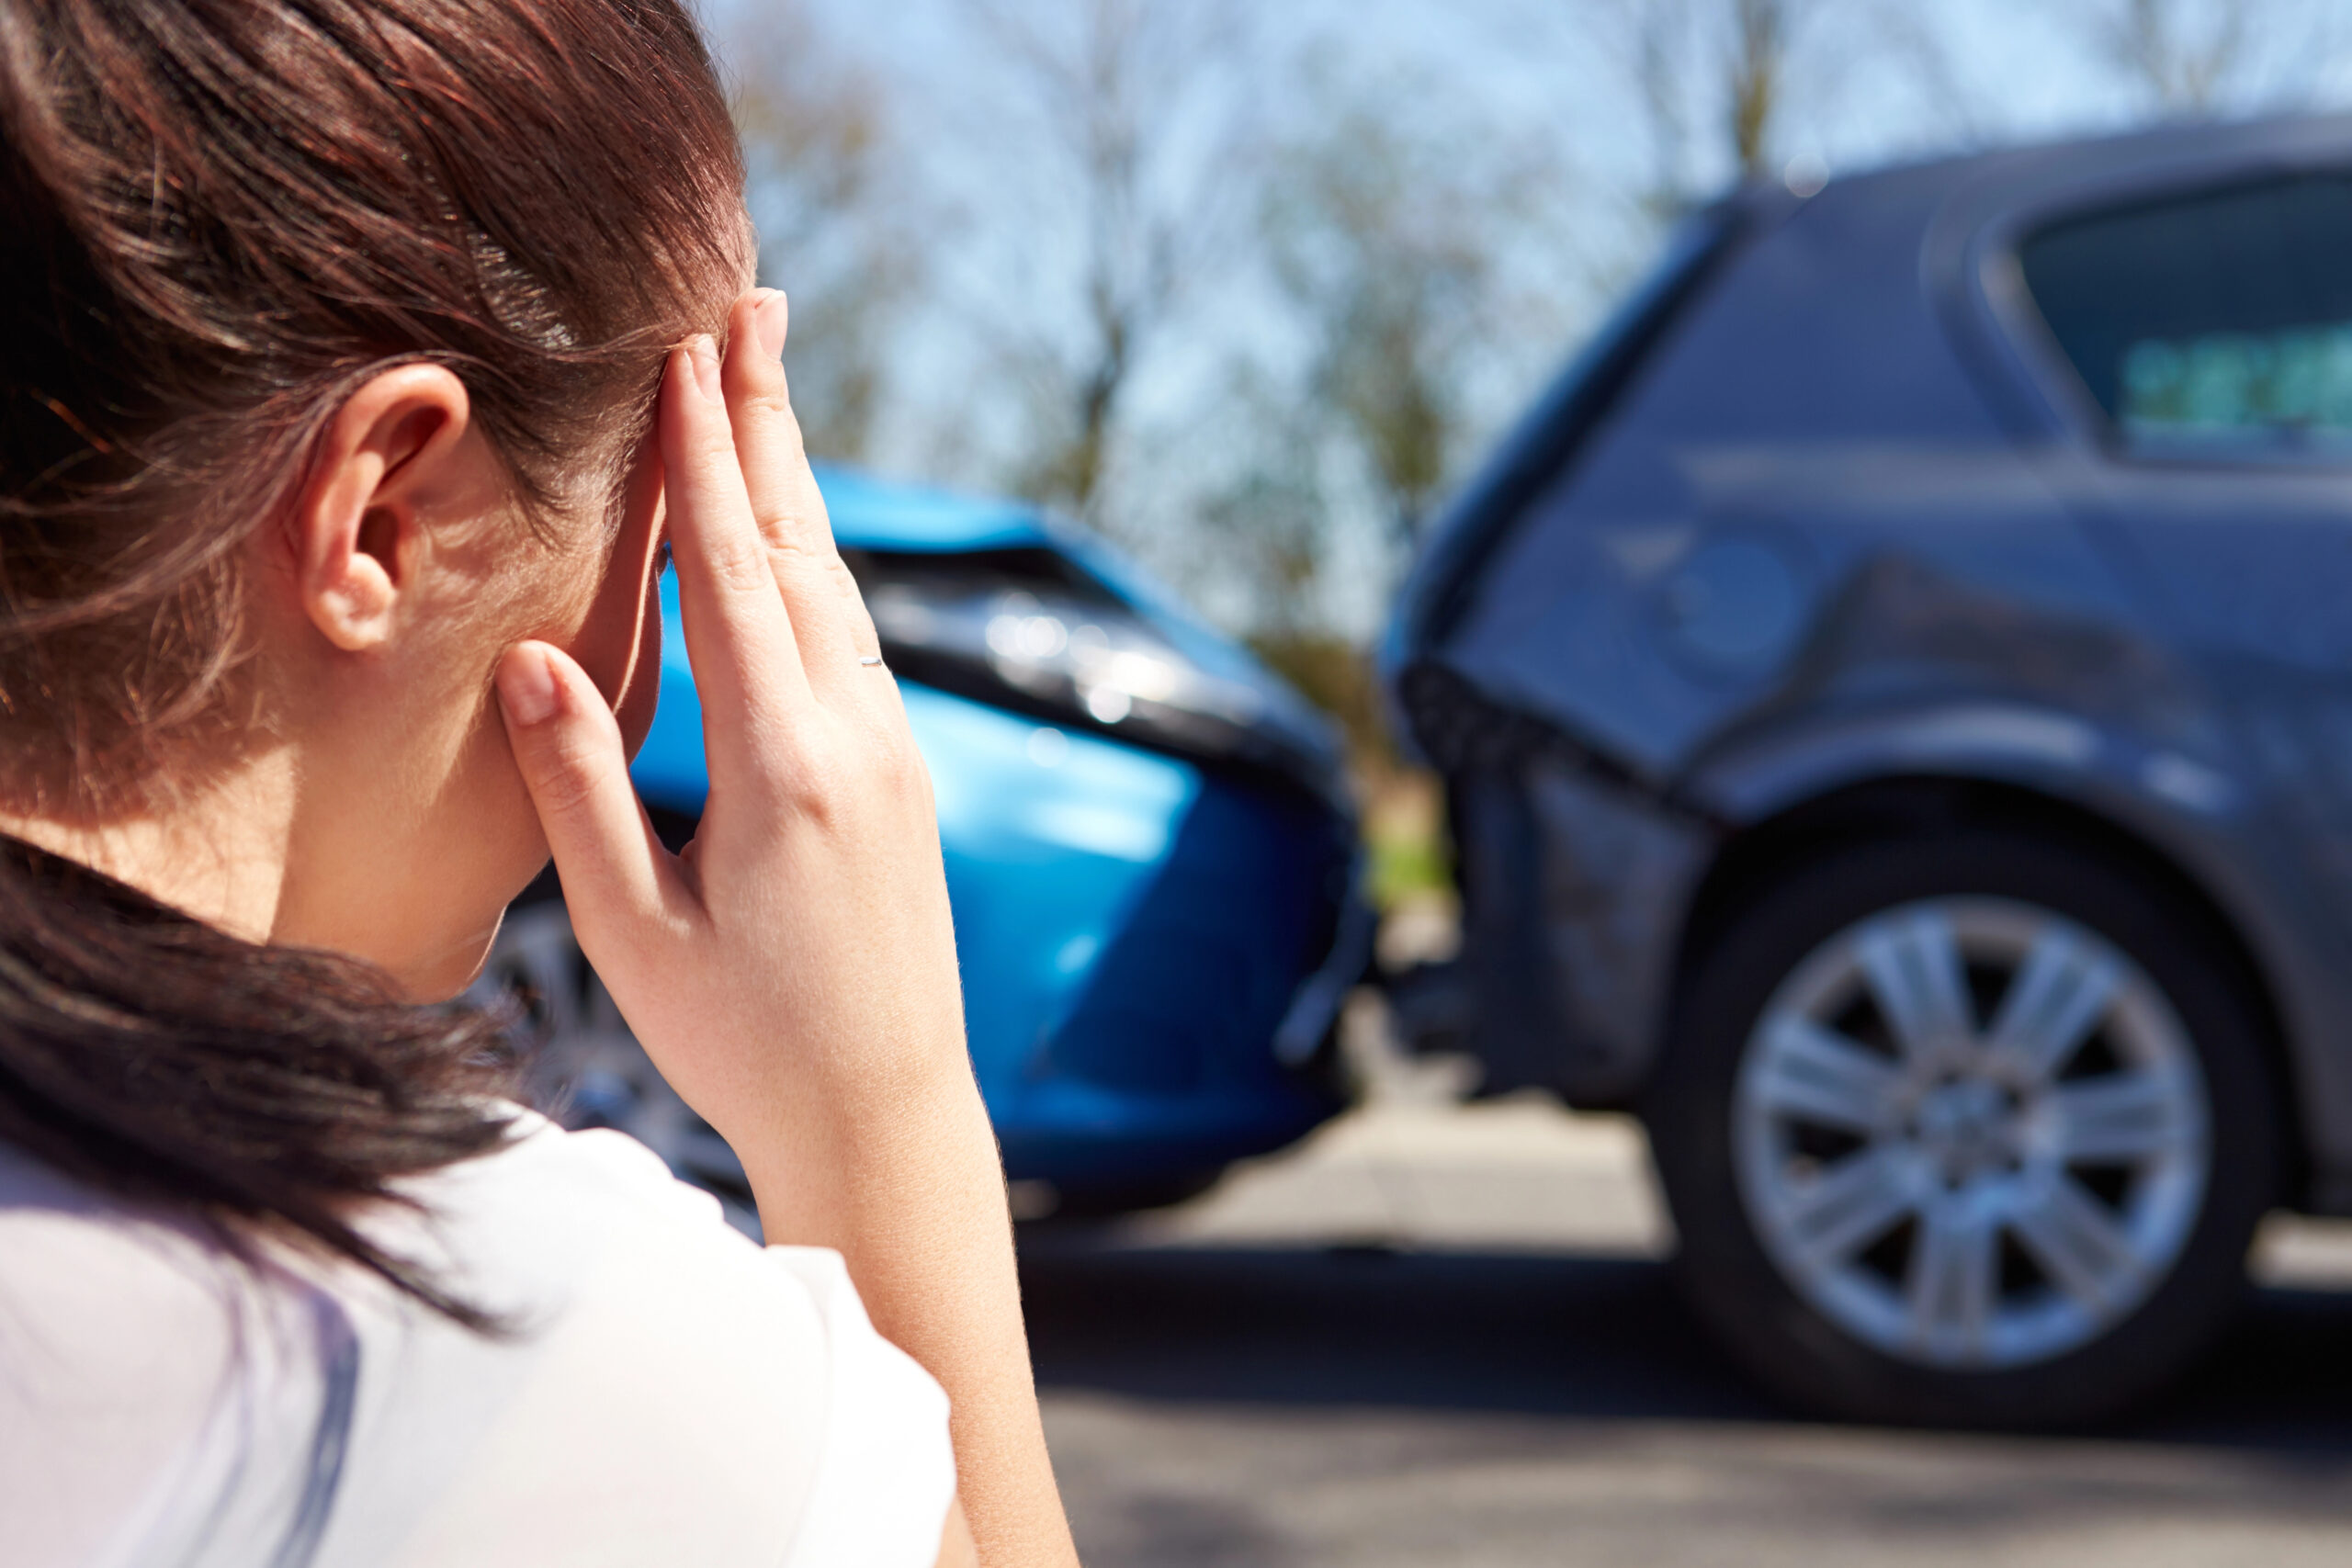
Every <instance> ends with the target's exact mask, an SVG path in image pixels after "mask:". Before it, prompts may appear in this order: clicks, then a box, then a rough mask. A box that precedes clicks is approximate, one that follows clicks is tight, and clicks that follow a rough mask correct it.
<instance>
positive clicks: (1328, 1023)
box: [488, 469, 1371, 1226]
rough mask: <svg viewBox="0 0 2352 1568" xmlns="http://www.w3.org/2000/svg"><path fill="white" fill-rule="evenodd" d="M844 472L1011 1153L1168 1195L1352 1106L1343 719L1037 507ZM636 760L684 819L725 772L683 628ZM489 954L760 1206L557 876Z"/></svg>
mask: <svg viewBox="0 0 2352 1568" xmlns="http://www.w3.org/2000/svg"><path fill="white" fill-rule="evenodd" d="M819 482H820V485H821V486H822V488H823V490H824V492H825V497H826V501H827V503H828V506H829V507H830V509H831V514H832V521H833V529H834V534H835V536H836V537H837V538H838V540H839V541H840V544H841V547H842V555H843V557H844V558H846V559H847V560H848V562H849V564H850V567H851V570H853V571H854V573H855V575H856V576H857V578H858V581H859V582H860V584H861V586H862V587H863V589H864V591H865V598H866V602H867V604H868V605H869V606H870V608H871V609H872V612H873V615H874V619H875V624H876V629H877V630H878V631H879V633H880V635H881V638H882V644H883V649H884V652H885V654H886V656H887V657H888V660H889V662H890V665H891V668H892V669H893V671H895V672H896V674H897V676H898V678H899V688H900V690H901V692H902V693H903V694H904V696H905V700H906V705H907V712H908V716H909V719H910V722H911V723H912V726H913V728H914V733H915V739H916V740H917V742H918V744H919V745H920V746H921V747H922V752H923V755H924V758H925V759H926V761H928V762H929V764H930V767H931V773H932V779H933V786H934V790H935V793H936V795H937V797H938V803H939V827H940V838H941V841H942V846H943V848H944V853H945V858H946V866H947V883H948V891H949V896H950V897H951V899H952V901H953V903H954V907H955V916H956V947H957V953H958V956H959V958H960V959H961V963H962V967H963V976H964V994H965V1011H966V1016H967V1022H968V1030H969V1039H970V1046H971V1052H972V1060H973V1065H974V1066H975V1068H976V1069H977V1071H978V1077H979V1082H980V1088H981V1090H982V1092H983V1094H984V1095H985V1096H986V1098H987V1100H988V1104H989V1112H990V1114H991V1116H992V1118H993V1120H994V1122H995V1126H996V1131H997V1135H998V1138H999V1140H1000V1142H1001V1145H1002V1147H1003V1151H1004V1158H1005V1164H1006V1168H1007V1174H1008V1176H1009V1177H1010V1178H1011V1179H1013V1180H1016V1181H1024V1182H1029V1183H1035V1184H1038V1185H1037V1186H1036V1187H1035V1188H1032V1189H1031V1190H1030V1193H1031V1198H1032V1203H1033V1205H1035V1200H1036V1198H1038V1197H1044V1198H1046V1199H1047V1200H1048V1201H1050V1202H1051V1203H1052V1204H1053V1205H1054V1206H1056V1207H1057V1209H1058V1210H1059V1211H1060V1212H1064V1213H1071V1212H1077V1213H1103V1212H1115V1211H1118V1210H1122V1209H1129V1208H1136V1207H1144V1206H1148V1205H1151V1204H1154V1203H1159V1202H1165V1201H1172V1200H1174V1199H1177V1198H1180V1197H1182V1196H1185V1195H1187V1194H1189V1193H1191V1192H1193V1191H1196V1190H1200V1189H1201V1188H1203V1187H1204V1186H1205V1185H1206V1184H1207V1183H1208V1182H1209V1181H1211V1180H1213V1179H1215V1177H1216V1174H1217V1173H1218V1172H1219V1171H1220V1170H1222V1169H1223V1168H1225V1167H1226V1166H1227V1165H1228V1164H1230V1163H1231V1162H1233V1161H1234V1160H1236V1159H1238V1158H1241V1157H1243V1156H1249V1155H1254V1154H1260V1153H1263V1152H1265V1151H1267V1150H1271V1149H1274V1148H1279V1147H1281V1146H1282V1145H1284V1144H1287V1143H1290V1142H1292V1141H1293V1140H1295V1139H1296V1138H1297V1137H1298V1136H1300V1134H1304V1133H1306V1131H1307V1130H1308V1129H1310V1128H1312V1127H1314V1126H1315V1125H1316V1124H1317V1123H1318V1122H1321V1121H1323V1120H1324V1119H1325V1118H1327V1117H1328V1116H1329V1115H1330V1114H1331V1113H1332V1112H1333V1111H1334V1110H1335V1109H1337V1105H1338V1100H1337V1096H1336V1094H1335V1093H1334V1091H1333V1089H1332V1079H1333V1075H1332V1073H1331V1071H1330V1066H1331V1056H1332V1053H1331V1049H1330V1035H1331V1033H1332V1031H1333V1027H1334V1023H1335V1020H1336V1018H1337V1015H1338V1011H1339V1007H1340V1000H1341V998H1342V997H1343V995H1344V993H1345V992H1346V990H1347V988H1348V987H1349V986H1350V985H1351V984H1352V983H1353V982H1354V981H1355V980H1356V979H1357V978H1358V977H1359V976H1361V975H1362V974H1363V970H1364V967H1365V964H1366V961H1367V957H1368V952H1369V945H1370V925H1371V922H1370V918H1369V915H1368V913H1367V912H1366V911H1365V910H1364V909H1363V906H1362V905H1361V904H1360V902H1359V901H1358V899H1357V897H1356V892H1355V882H1356V843H1357V837H1356V826H1355V818H1354V813H1353V809H1352V807H1351V802H1350V797H1349V795H1348V792H1347V788H1346V783H1345V776H1344V772H1343V767H1342V757H1341V751H1340V743H1339V739H1338V737H1337V734H1336V732H1335V730H1334V728H1333V727H1332V726H1331V724H1330V723H1329V721H1328V720H1327V719H1326V718H1325V717H1324V716H1322V715H1321V714H1320V713H1318V712H1317V710H1315V709H1314V708H1313V707H1311V706H1310V705H1307V704H1306V702H1305V701H1304V700H1303V699H1301V698H1300V697H1299V696H1298V695H1297V694H1295V692H1293V691H1292V690H1290V689H1289V688H1288V687H1287V686H1285V685H1283V683H1282V682H1280V681H1278V680H1276V679H1275V678H1274V677H1273V676H1272V675H1271V674H1269V673H1268V672H1267V671H1266V670H1265V669H1264V668H1263V667H1262V666H1261V665H1260V664H1259V663H1258V662H1257V661H1256V660H1253V659H1251V658H1250V655H1249V654H1248V653H1247V652H1245V651H1244V650H1243V649H1240V648H1239V647H1238V646H1237V645H1235V644H1234V643H1232V642H1230V641H1228V640H1227V639H1226V638H1224V637H1220V636H1218V635H1217V634H1216V633H1215V632H1213V631H1211V630H1209V629H1208V628H1207V627H1205V626H1203V625H1202V624H1200V623H1199V622H1198V621H1196V620H1195V619H1194V618H1193V616H1192V615H1189V614H1188V613H1187V612H1186V611H1185V610H1183V609H1182V606H1180V605H1179V604H1176V603H1175V602H1173V601H1172V600H1171V599H1170V597H1169V596H1168V595H1166V594H1165V593H1164V592H1161V591H1159V589H1158V588H1157V587H1155V586H1154V585H1153V584H1152V583H1151V582H1150V581H1148V580H1147V579H1146V578H1144V577H1143V576H1142V575H1141V574H1140V573H1139V572H1137V571H1136V569H1135V568H1133V567H1132V566H1131V565H1130V564H1129V563H1127V562H1126V561H1125V560H1124V559H1123V558H1120V557H1118V556H1117V555H1116V554H1115V553H1114V552H1113V551H1111V550H1110V549H1108V548H1107V547H1104V546H1103V544H1101V543H1100V542H1099V541H1097V540H1095V539H1093V538H1091V537H1090V536H1082V535H1079V534H1076V533H1075V532H1074V531H1071V530H1069V529H1066V528H1064V527H1061V526H1059V525H1057V524H1055V523H1054V522H1053V521H1051V520H1050V519H1048V518H1046V517H1045V516H1043V515H1041V514H1040V513H1037V512H1036V511H1035V510H1034V509H1032V508H1029V507H1026V506H1023V505H1020V504H1016V503H1012V502H992V501H973V500H967V499H964V498H960V497H955V496H950V495H945V494H942V493H939V492H936V491H923V490H916V489H910V488H906V487H902V486H897V485H888V484H883V483H880V482H877V481H876V480H874V479H869V478H866V477H864V476H861V475H858V474H855V473H852V472H848V471H845V470H841V469H826V470H822V471H820V476H819ZM676 592H677V588H676V580H675V579H674V577H673V578H672V579H670V580H668V581H665V582H664V583H663V585H662V594H663V600H662V614H663V615H664V616H665V617H666V618H667V619H668V622H669V625H670V626H671V627H673V628H674V627H675V626H677V624H678V622H677V614H678V605H677V598H676ZM633 772H634V776H635V778H636V782H637V785H638V789H639V794H640V795H642V797H643V798H644V800H645V803H646V805H647V807H648V809H649V811H650V814H651V816H652V818H653V820H654V824H655V827H656V828H657V829H658V830H659V831H660V832H661V833H662V836H663V837H664V838H665V839H666V840H670V841H672V842H673V845H674V844H678V843H683V842H684V840H686V838H688V837H689V836H691V834H692V833H693V830H694V824H695V818H696V817H697V816H698V814H699V813H700V811H701V809H702V805H703V801H704V799H705V797H706V795H707V793H708V787H709V784H708V778H707V773H706V772H705V769H704V764H703V749H702V710H701V706H700V704H699V703H698V701H697V700H696V697H695V686H694V677H693V673H692V671H691V670H690V668H689V666H688V664H687V660H686V651H685V648H684V639H683V638H682V637H678V636H676V635H675V634H674V630H673V635H671V636H670V637H666V638H665V639H664V644H663V651H662V698H661V705H660V710H659V713H658V716H656V718H655V720H654V723H653V728H652V731H651V733H650V736H649V737H648V738H647V740H646V743H645V746H644V748H643V750H641V751H640V752H639V756H638V759H637V762H636V766H635V768H634V770H633ZM488 983H489V984H491V985H503V986H506V987H512V988H514V989H516V990H518V991H521V992H522V993H524V994H525V995H526V996H527V997H529V998H531V999H532V1002H533V1006H534V1010H535V1011H536V1014H537V1023H538V1025H539V1028H540V1030H541V1032H542V1033H543V1036H544V1038H545V1041H546V1043H545V1045H544V1047H543V1049H542V1050H541V1052H540V1055H539V1058H538V1060H539V1063H540V1066H539V1069H538V1070H539V1074H540V1077H541V1080H542V1081H541V1082H540V1083H539V1084H538V1085H537V1088H538V1090H539V1092H540V1093H541V1096H542V1098H543V1100H545V1101H546V1102H548V1103H550V1104H553V1105H555V1106H556V1107H557V1108H558V1110H559V1113H560V1115H562V1116H563V1117H564V1119H565V1120H567V1121H568V1122H571V1123H572V1124H574V1125H609V1126H617V1127H619V1128H621V1129H623V1130H624V1131H627V1132H629V1133H632V1134H635V1135H637V1136H639V1137H640V1138H642V1139H643V1140H644V1141H645V1142H646V1143H648V1144H649V1145H651V1146H652V1147H653V1148H655V1149H656V1150H657V1151H659V1152H660V1153H661V1154H662V1156H664V1157H665V1158H667V1159H668V1160H669V1161H670V1162H671V1164H672V1166H673V1168H674V1169H676V1170H677V1171H678V1172H679V1174H680V1175H682V1176H684V1177H685V1178H687V1179H691V1180H695V1181H697V1182H700V1183H702V1184H703V1185H706V1186H707V1187H709V1188H710V1189H712V1190H714V1191H716V1192H718V1194H719V1195H720V1197H721V1198H722V1200H723V1201H727V1202H728V1203H729V1209H730V1213H733V1214H734V1215H735V1217H736V1218H737V1219H738V1220H739V1223H742V1224H746V1225H747V1226H748V1225H749V1224H752V1223H753V1222H752V1216H751V1213H750V1209H749V1206H748V1192H747V1190H745V1187H744V1184H743V1178H742V1171H741V1167H740V1166H739V1165H738V1164H737V1163H736V1161H735V1158H734V1156H733V1155H732V1153H731V1152H730V1151H729V1150H728V1149H727V1147H726V1145H725V1144H724V1143H723V1142H722V1141H721V1140H720V1139H719V1138H718V1135H717V1134H714V1133H713V1132H711V1130H710V1129H709V1128H708V1127H707V1125H705V1124H704V1123H703V1122H701V1120H700V1119H699V1118H698V1117H696V1116H695V1114H694V1113H693V1112H692V1111H690V1110H688V1109H687V1108H686V1107H685V1105H684V1103H683V1102H682V1101H680V1100H678V1099H677V1097H676V1096H675V1095H674V1094H673V1093H672V1092H671V1091H670V1089H669V1088H668V1086H667V1085H666V1084H664V1083H663V1082H662V1079H661V1077H660V1075H659V1074H658V1073H656V1072H655V1071H654V1070H653V1068H652V1066H651V1064H650V1062H648V1061H647V1060H646V1058H645V1055H644V1053H643V1052H642V1050H640V1049H639V1046H638V1045H637V1043H636V1042H635V1040H634V1039H632V1038H631V1037H630V1035H629V1033H628V1028H627V1025H626V1024H625V1023H624V1022H623V1021H622V1020H621V1018H620V1016H619V1013H618V1012H617V1010H616V1009H615V1008H614V1007H613V1004H612V1001H611V999H610V998H609V997H608V996H607V995H606V994H605V991H604V988H603V987H602V986H601V985H599V984H598V983H597V981H596V979H595V976H594V974H593V973H592V972H591V971H590V970H589V968H588V966H587V964H585V962H584V961H583V960H582V957H581V955H580V952H579V949H578V947H577V945H576V944H575V943H574V942H573V941H572V939H571V928H570V924H569V922H568V920H567V919H565V916H564V912H563V907H562V904H561V901H560V889H559V888H558V887H557V886H556V885H555V883H554V880H553V878H552V876H549V877H547V878H543V879H542V883H541V884H540V885H538V886H535V887H534V888H533V889H532V890H531V891H530V892H529V893H526V895H525V896H524V897H523V898H522V899H521V900H519V901H518V903H517V905H516V907H515V909H514V910H513V911H511V912H510V914H509V917H508V920H507V926H506V930H505V931H504V932H503V934H502V936H501V939H500V942H499V946H498V949H497V952H496V953H495V955H494V957H493V959H492V967H491V973H490V976H489V978H488Z"/></svg>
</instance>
